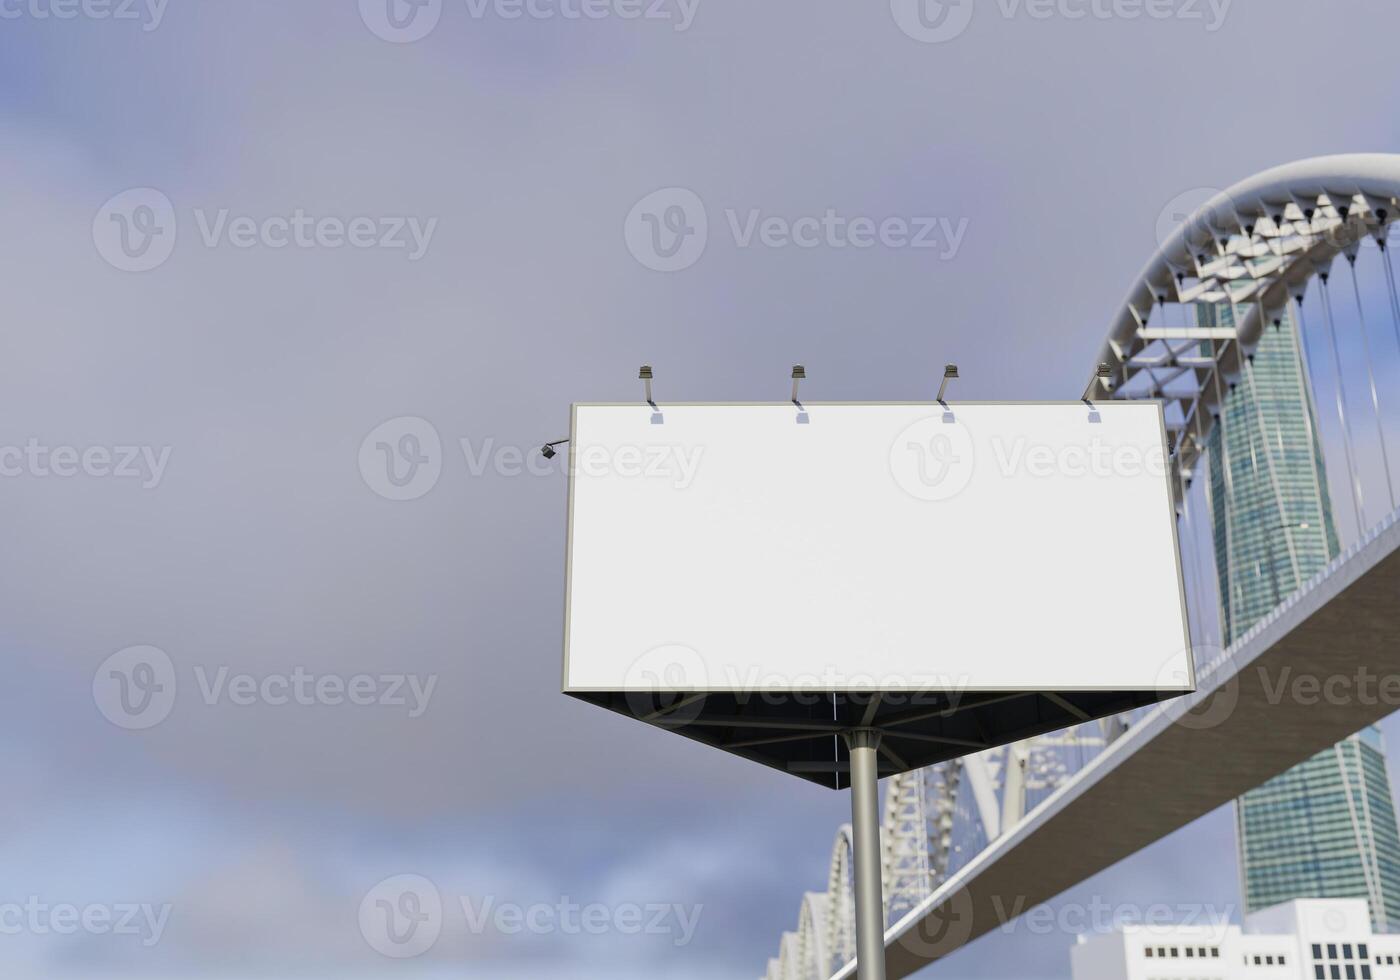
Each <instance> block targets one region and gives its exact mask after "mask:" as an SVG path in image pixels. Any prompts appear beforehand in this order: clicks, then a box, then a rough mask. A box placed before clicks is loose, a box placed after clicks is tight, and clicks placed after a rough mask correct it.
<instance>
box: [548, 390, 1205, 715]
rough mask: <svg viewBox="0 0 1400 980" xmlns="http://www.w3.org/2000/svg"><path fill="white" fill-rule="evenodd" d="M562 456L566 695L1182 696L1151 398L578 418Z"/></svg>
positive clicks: (1164, 480) (1172, 572)
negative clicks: (565, 475)
mask: <svg viewBox="0 0 1400 980" xmlns="http://www.w3.org/2000/svg"><path fill="white" fill-rule="evenodd" d="M570 453H571V479H570V517H569V573H568V580H567V597H566V604H567V605H566V608H567V613H566V624H565V676H564V687H565V690H566V691H569V692H599V691H607V692H624V691H640V690H647V691H658V690H661V691H709V692H735V691H750V692H752V691H780V692H804V691H805V692H833V691H867V692H868V691H903V692H911V691H960V692H971V691H1061V692H1063V691H1084V692H1094V691H1122V692H1132V691H1155V692H1162V693H1167V692H1181V691H1186V690H1190V689H1192V687H1193V686H1194V680H1193V675H1192V669H1191V655H1190V644H1189V640H1188V636H1187V630H1186V622H1185V611H1184V610H1185V605H1184V596H1183V591H1182V582H1181V575H1180V566H1179V563H1178V558H1177V548H1176V536H1175V520H1174V516H1173V507H1172V496H1171V491H1170V482H1169V480H1170V477H1169V475H1168V472H1169V471H1168V469H1167V465H1166V464H1167V459H1166V445H1165V431H1164V428H1163V423H1162V414H1161V409H1160V406H1159V405H1157V404H1155V403H1118V404H1113V403H1102V404H1096V405H1094V406H1093V407H1092V408H1091V407H1090V406H1089V405H1087V404H1085V403H1084V402H1070V403H1055V404H958V405H954V406H951V407H950V408H947V409H945V408H944V407H943V406H940V405H938V404H927V403H923V404H840V405H833V404H825V405H823V404H810V405H804V406H802V407H801V408H799V407H798V406H796V405H793V404H761V405H753V404H750V405H665V406H663V407H662V408H661V410H660V411H659V412H653V410H652V408H651V407H650V406H647V405H578V406H576V407H575V409H574V425H573V431H572V441H571V444H570ZM1125 556H1126V558H1125Z"/></svg>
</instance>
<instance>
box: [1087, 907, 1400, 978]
mask: <svg viewBox="0 0 1400 980" xmlns="http://www.w3.org/2000/svg"><path fill="white" fill-rule="evenodd" d="M1070 966H1071V970H1072V972H1073V975H1074V980H1400V935H1386V934H1377V933H1373V932H1372V930H1371V917H1370V913H1369V911H1368V908H1367V905H1366V900H1365V899H1300V900H1298V901H1293V902H1285V903H1284V904H1282V905H1275V906H1274V907H1273V908H1268V909H1263V910H1261V911H1259V912H1256V913H1254V914H1253V915H1250V916H1247V917H1246V918H1245V921H1244V927H1243V928H1241V927H1240V926H1236V925H1228V924H1224V923H1222V924H1219V925H1192V926H1170V925H1156V924H1153V925H1125V926H1123V927H1121V928H1120V929H1118V930H1117V931H1115V932H1111V933H1105V934H1102V935H1093V936H1080V937H1079V942H1078V943H1077V944H1076V945H1075V946H1074V948H1073V950H1072V951H1071V953H1070Z"/></svg>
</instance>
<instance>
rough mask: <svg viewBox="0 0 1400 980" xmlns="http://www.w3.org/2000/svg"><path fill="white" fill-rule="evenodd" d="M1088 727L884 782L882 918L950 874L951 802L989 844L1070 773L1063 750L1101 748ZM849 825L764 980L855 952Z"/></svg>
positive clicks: (798, 975) (791, 977)
mask: <svg viewBox="0 0 1400 980" xmlns="http://www.w3.org/2000/svg"><path fill="white" fill-rule="evenodd" d="M1105 741H1106V740H1105V738H1104V736H1103V735H1102V734H1101V729H1100V728H1099V726H1097V725H1081V726H1077V727H1075V728H1071V729H1067V730H1065V731H1063V732H1057V733H1055V734H1053V735H1044V736H1041V737H1039V738H1034V739H1028V740H1026V741H1024V742H1017V743H1015V744H1014V745H1010V746H1002V747H1000V748H996V749H991V750H989V751H987V752H981V753H978V754H977V755H974V756H969V757H968V758H966V759H957V760H954V761H952V762H944V763H940V764H939V765H936V766H930V767H928V768H926V769H916V770H914V771H912V772H906V773H901V774H900V775H897V776H891V777H890V778H889V779H888V780H886V784H885V806H884V815H883V819H882V821H881V827H880V841H881V848H882V854H883V862H884V868H883V871H884V875H883V878H884V896H885V921H886V922H893V921H895V920H897V919H898V918H900V917H901V916H902V915H904V914H905V913H907V912H909V911H911V910H912V909H914V908H915V907H916V906H917V905H918V904H919V903H920V902H922V901H923V900H924V899H925V898H927V897H928V896H929V895H931V894H932V893H933V891H934V889H935V888H937V887H938V886H939V885H940V884H941V883H942V882H943V881H944V880H945V879H946V878H947V876H948V873H949V872H950V871H952V870H954V863H953V862H954V858H955V846H956V845H955V835H954V829H955V828H954V819H955V817H956V814H957V813H958V810H959V800H960V798H965V799H966V800H967V801H968V803H967V808H969V809H970V812H972V813H973V814H974V816H973V819H975V820H976V821H977V822H978V824H979V826H980V830H981V835H980V837H981V839H984V840H986V841H991V840H994V839H996V837H997V836H998V835H999V834H1000V833H1001V831H1002V829H1003V828H1007V827H1011V826H1014V825H1015V824H1016V822H1017V821H1019V820H1020V819H1021V817H1022V816H1024V815H1025V812H1026V809H1027V802H1028V800H1032V799H1038V798H1039V796H1040V795H1042V794H1045V793H1049V792H1052V791H1053V790H1054V789H1055V788H1056V787H1058V786H1059V785H1060V784H1061V783H1062V782H1063V781H1064V780H1065V779H1068V778H1069V777H1070V776H1071V775H1072V774H1073V772H1074V770H1073V769H1072V768H1071V766H1070V765H1069V759H1070V754H1071V753H1081V754H1083V753H1086V752H1094V751H1098V750H1099V749H1101V748H1102V747H1103V746H1104V744H1105ZM851 845H852V837H851V827H850V825H849V824H843V825H842V826H841V827H840V829H838V830H837V832H836V840H835V843H834V844H833V846H832V850H831V870H830V874H829V875H828V876H827V890H826V892H825V893H822V892H808V893H807V894H806V895H804V896H803V898H802V907H801V910H800V911H799V913H798V921H797V931H796V932H787V933H784V934H783V938H782V943H781V946H780V947H779V954H778V957H777V958H776V959H772V960H769V961H768V973H767V980H826V978H827V977H829V976H831V974H832V973H833V972H834V971H835V970H837V969H839V968H840V967H841V966H842V965H843V964H845V963H847V962H849V961H850V960H851V959H852V958H853V957H854V956H855V899H854V895H853V890H852V878H851Z"/></svg>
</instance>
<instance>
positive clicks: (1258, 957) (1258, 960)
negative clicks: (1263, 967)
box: [1254, 956, 1264, 966]
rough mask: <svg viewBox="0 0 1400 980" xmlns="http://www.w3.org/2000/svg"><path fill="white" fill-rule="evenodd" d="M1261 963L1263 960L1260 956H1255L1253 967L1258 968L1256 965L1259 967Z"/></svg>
mask: <svg viewBox="0 0 1400 980" xmlns="http://www.w3.org/2000/svg"><path fill="white" fill-rule="evenodd" d="M1263 962H1264V958H1263V957H1262V956H1256V957H1254V965H1255V966H1258V965H1260V964H1261V963H1263Z"/></svg>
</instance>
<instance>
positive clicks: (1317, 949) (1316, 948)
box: [1313, 943, 1322, 960]
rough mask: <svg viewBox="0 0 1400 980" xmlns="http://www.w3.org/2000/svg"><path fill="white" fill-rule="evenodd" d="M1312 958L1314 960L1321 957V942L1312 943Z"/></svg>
mask: <svg viewBox="0 0 1400 980" xmlns="http://www.w3.org/2000/svg"><path fill="white" fill-rule="evenodd" d="M1313 959H1315V960H1320V959H1322V944H1321V943H1313Z"/></svg>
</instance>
